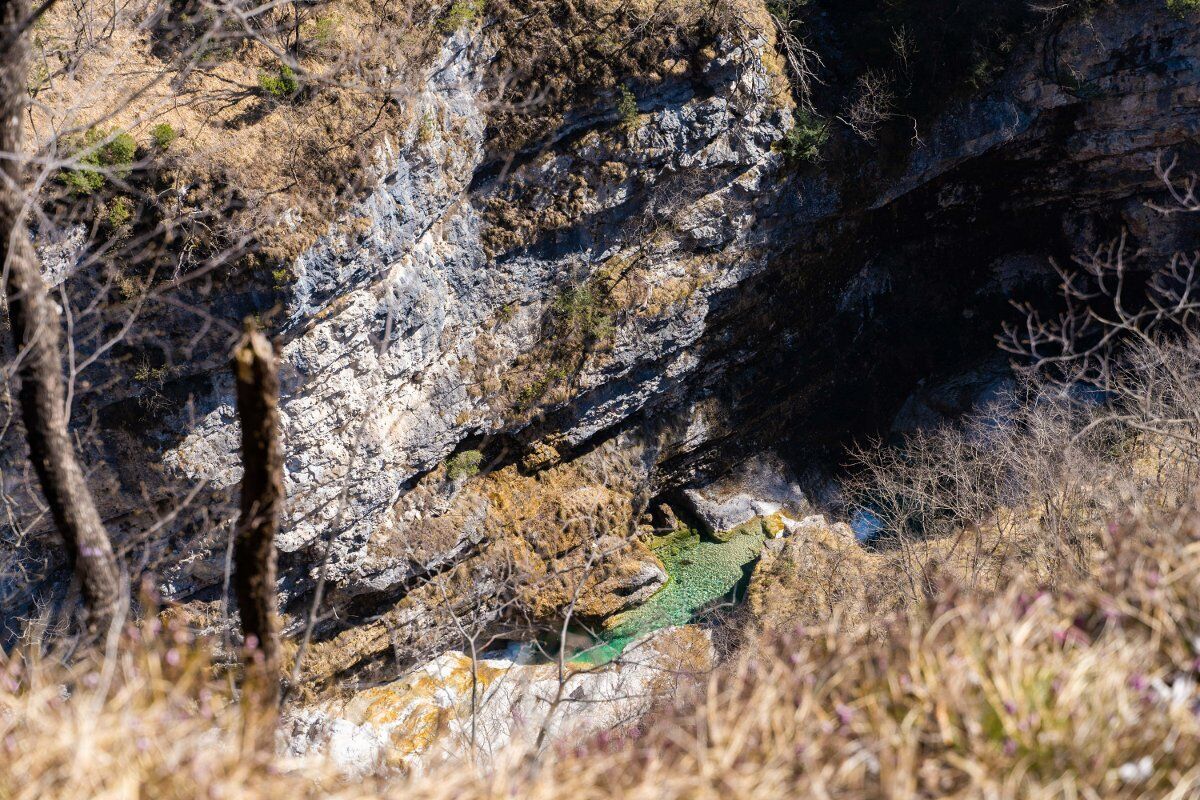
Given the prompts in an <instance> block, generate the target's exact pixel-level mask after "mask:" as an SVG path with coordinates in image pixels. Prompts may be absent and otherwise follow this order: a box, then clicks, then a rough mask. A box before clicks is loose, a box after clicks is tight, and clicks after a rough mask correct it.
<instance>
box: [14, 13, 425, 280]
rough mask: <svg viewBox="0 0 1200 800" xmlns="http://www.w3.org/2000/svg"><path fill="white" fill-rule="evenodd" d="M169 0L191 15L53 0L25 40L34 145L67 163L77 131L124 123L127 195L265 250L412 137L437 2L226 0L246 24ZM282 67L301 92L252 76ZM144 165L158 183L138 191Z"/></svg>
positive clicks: (344, 194)
mask: <svg viewBox="0 0 1200 800" xmlns="http://www.w3.org/2000/svg"><path fill="white" fill-rule="evenodd" d="M178 6H179V7H180V8H191V9H192V13H191V14H190V15H189V14H186V13H183V15H182V16H181V17H179V18H178V19H175V18H172V17H169V16H167V17H165V18H164V17H163V16H162V15H163V14H165V13H166V12H165V11H164V9H162V8H160V7H159V6H158V5H156V4H147V3H144V2H141V0H129V2H124V3H119V4H116V3H114V4H105V3H98V2H93V1H92V0H84V2H80V3H72V4H57V5H56V6H54V7H53V9H52V10H51V12H50V13H49V14H48V15H47V16H46V17H45V18H44V19H43V20H42V21H41V22H40V23H39V26H38V29H37V31H36V33H35V47H34V65H33V68H32V74H31V89H32V90H33V91H34V98H35V105H34V108H33V112H32V114H31V116H30V120H29V127H28V129H29V134H30V135H29V138H30V140H31V145H32V147H33V148H35V149H37V150H38V151H40V152H43V153H47V154H50V155H51V156H52V157H57V158H58V159H69V158H71V157H72V156H73V155H74V154H73V153H72V152H71V150H72V148H71V146H70V140H71V139H72V137H77V136H78V135H80V134H81V133H82V132H85V131H89V130H93V129H95V130H100V131H112V132H115V131H126V132H129V133H130V134H131V135H133V137H134V138H135V140H137V142H138V144H139V145H140V146H141V150H140V151H139V162H138V166H139V167H141V168H142V169H143V171H144V172H143V171H139V172H135V173H134V175H133V176H131V178H130V180H129V181H128V182H126V185H125V186H124V187H123V188H124V189H125V190H126V191H137V190H138V189H139V188H140V189H142V190H143V191H145V192H148V193H151V194H154V193H156V192H157V194H158V196H159V197H158V199H159V202H160V203H161V204H162V206H163V208H162V211H163V213H164V214H165V215H166V216H167V217H168V218H170V217H178V218H185V217H187V216H188V215H189V214H193V215H194V214H196V213H198V212H206V211H207V212H211V211H213V209H214V207H215V208H216V210H217V214H216V218H217V219H218V220H220V222H218V223H214V225H215V226H217V227H220V228H222V230H214V231H213V232H212V233H213V234H214V236H213V238H215V239H216V240H217V241H218V242H219V241H221V240H237V239H239V238H245V237H249V238H252V239H253V240H254V241H255V242H256V243H257V244H258V246H259V247H260V248H261V250H262V253H263V255H264V256H266V257H267V258H268V259H271V260H277V259H284V258H287V257H290V256H294V255H296V254H297V253H299V252H300V251H301V250H303V248H305V247H306V246H308V245H310V244H312V242H313V241H314V240H315V239H316V237H317V236H319V235H321V234H322V233H324V231H325V228H326V226H327V224H328V221H329V220H330V219H331V218H332V217H333V216H334V215H335V214H337V213H338V212H340V211H342V210H343V209H345V208H346V204H347V202H348V201H349V200H352V199H354V198H356V197H357V196H358V195H360V194H361V192H362V190H363V188H364V183H365V182H366V181H368V180H369V179H370V178H371V175H370V167H371V161H372V159H373V158H374V155H375V152H376V149H377V148H378V147H379V146H380V145H381V144H382V143H383V142H384V141H389V142H390V143H391V144H392V146H394V147H401V148H402V147H405V146H407V145H408V144H410V143H411V142H410V140H411V139H412V137H413V135H414V133H413V131H414V130H415V128H416V124H415V119H414V114H417V111H416V110H414V107H415V105H416V103H415V102H414V100H415V99H416V98H417V97H418V95H419V92H420V91H421V89H422V88H423V86H422V81H423V77H422V70H423V68H425V67H426V66H427V65H428V64H429V63H430V61H431V59H432V57H433V55H434V54H436V52H437V48H438V46H439V45H440V43H441V42H442V41H443V40H444V36H443V35H442V34H441V33H440V32H439V31H438V29H437V20H438V17H437V14H436V11H435V10H434V8H433V7H432V6H431V5H430V4H428V3H424V2H421V1H420V0H413V2H401V3H393V4H388V3H375V2H370V0H363V1H362V2H358V1H351V0H347V1H346V2H337V3H332V4H323V5H320V6H315V5H314V6H304V7H300V6H297V7H295V8H290V7H279V8H278V9H275V7H274V6H272V5H270V4H265V5H263V6H260V7H255V6H254V5H252V4H240V5H239V4H234V6H232V7H235V8H236V9H238V11H240V13H241V14H243V15H245V18H244V19H243V18H239V17H238V15H237V14H235V13H231V12H230V11H229V10H227V9H225V8H224V7H222V8H218V7H217V6H215V5H214V6H212V7H209V6H208V5H207V4H206V3H204V2H197V3H194V4H191V5H186V4H178ZM172 13H175V12H174V11H173V12H172ZM285 64H287V65H288V66H289V68H291V69H293V70H294V72H295V74H296V78H295V80H296V85H297V86H298V91H297V92H296V93H295V94H294V95H292V96H273V95H272V94H271V93H270V92H269V91H267V90H266V89H265V88H264V86H263V83H262V81H263V77H264V76H268V77H270V76H273V75H277V74H278V73H279V70H280V69H281V68H282V67H283V65H285ZM164 123H165V124H169V125H171V126H172V128H173V129H174V130H175V131H176V132H177V134H178V138H177V139H176V140H175V141H173V142H172V143H171V144H170V147H169V148H168V151H167V152H166V153H158V152H157V151H156V148H155V147H154V146H153V145H152V138H153V137H152V134H151V131H152V129H153V128H154V126H156V125H160V124H164ZM146 174H152V175H154V176H155V181H156V182H157V184H158V185H156V186H152V187H140V186H138V185H136V184H139V183H143V182H144V180H145V176H146ZM116 183H121V182H120V181H117V182H116ZM130 184H133V185H130ZM49 185H50V186H53V180H51V182H50V183H49ZM163 189H169V191H163ZM222 212H224V214H225V217H226V218H225V219H221V217H222Z"/></svg>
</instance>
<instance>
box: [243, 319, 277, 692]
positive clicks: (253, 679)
mask: <svg viewBox="0 0 1200 800" xmlns="http://www.w3.org/2000/svg"><path fill="white" fill-rule="evenodd" d="M233 371H234V376H235V378H236V379H237V403H238V416H239V418H240V420H241V426H242V470H243V472H242V506H241V518H240V519H239V520H238V527H237V531H236V534H235V538H234V552H233V560H234V573H233V576H234V591H235V592H236V594H237V602H238V610H239V612H240V614H241V620H242V634H243V636H244V638H245V642H246V647H245V658H246V665H245V666H246V680H245V687H246V694H247V695H248V696H253V697H254V698H256V699H257V701H258V703H259V707H260V709H262V710H267V709H274V708H275V707H277V706H278V704H279V676H280V672H279V626H278V611H277V607H276V598H275V534H276V532H277V531H278V529H279V518H280V515H281V512H282V510H283V450H282V447H281V446H280V442H279V372H278V367H277V365H276V357H275V349H274V348H273V347H272V346H271V343H270V342H269V341H267V338H266V337H265V336H263V335H262V334H261V333H259V332H257V331H256V330H254V329H253V328H252V326H250V325H247V331H246V334H245V335H244V336H243V337H242V339H241V341H240V342H238V345H237V349H236V350H235V351H234V358H233Z"/></svg>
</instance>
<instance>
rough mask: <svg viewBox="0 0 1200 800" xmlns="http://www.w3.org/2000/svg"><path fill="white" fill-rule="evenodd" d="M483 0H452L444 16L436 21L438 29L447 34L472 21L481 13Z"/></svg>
mask: <svg viewBox="0 0 1200 800" xmlns="http://www.w3.org/2000/svg"><path fill="white" fill-rule="evenodd" d="M483 8H484V0H454V3H453V4H452V5H451V6H450V10H449V11H447V12H446V16H444V17H442V18H441V19H440V20H439V21H438V30H440V31H441V32H442V33H444V34H446V35H447V36H449V35H451V34H453V33H456V32H457V31H458V30H459V29H461V28H463V27H465V26H467V25H470V24H471V23H473V22H474V21H475V20H476V19H477V18H478V17H479V16H480V15H482V14H483Z"/></svg>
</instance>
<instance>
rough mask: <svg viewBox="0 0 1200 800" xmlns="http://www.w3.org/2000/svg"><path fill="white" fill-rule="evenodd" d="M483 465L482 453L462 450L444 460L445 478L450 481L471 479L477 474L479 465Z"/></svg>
mask: <svg viewBox="0 0 1200 800" xmlns="http://www.w3.org/2000/svg"><path fill="white" fill-rule="evenodd" d="M482 463H483V453H481V452H479V451H478V450H463V451H462V452H461V453H455V454H454V455H452V456H450V458H448V459H446V477H447V478H449V479H450V480H452V481H456V480H459V479H460V478H473V477H475V476H476V475H478V474H479V465H480V464H482Z"/></svg>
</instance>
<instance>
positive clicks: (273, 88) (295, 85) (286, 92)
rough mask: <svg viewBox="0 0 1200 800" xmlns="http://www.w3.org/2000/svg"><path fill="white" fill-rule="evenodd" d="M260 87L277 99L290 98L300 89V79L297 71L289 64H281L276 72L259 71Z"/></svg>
mask: <svg viewBox="0 0 1200 800" xmlns="http://www.w3.org/2000/svg"><path fill="white" fill-rule="evenodd" d="M258 88H259V89H261V90H262V91H263V92H265V93H266V94H268V95H270V96H271V97H273V98H274V99H276V100H279V101H281V102H282V101H284V100H290V99H291V98H292V97H294V96H295V94H296V92H298V91H300V81H299V80H298V79H297V78H296V72H295V70H293V69H292V68H291V67H289V66H288V65H287V64H280V65H279V69H277V70H276V71H274V72H267V71H265V70H264V71H262V72H259V73H258Z"/></svg>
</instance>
